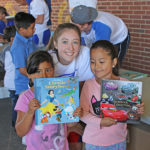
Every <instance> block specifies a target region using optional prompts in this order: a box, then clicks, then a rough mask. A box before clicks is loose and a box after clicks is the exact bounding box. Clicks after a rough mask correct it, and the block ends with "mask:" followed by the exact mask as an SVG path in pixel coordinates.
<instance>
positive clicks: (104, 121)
mask: <svg viewBox="0 0 150 150" xmlns="http://www.w3.org/2000/svg"><path fill="white" fill-rule="evenodd" d="M116 123H117V120H115V119H112V118H110V117H104V118H102V120H101V123H100V127H109V126H112V125H114V124H116Z"/></svg>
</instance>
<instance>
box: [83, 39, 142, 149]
mask: <svg viewBox="0 0 150 150" xmlns="http://www.w3.org/2000/svg"><path fill="white" fill-rule="evenodd" d="M117 57H118V55H117V52H116V49H115V47H114V46H113V45H112V44H111V43H110V42H109V41H105V40H101V41H97V42H95V43H94V44H93V45H92V47H91V51H90V65H91V70H92V72H93V74H94V75H95V78H92V79H90V80H88V81H86V82H85V84H84V86H83V88H82V92H81V96H80V105H81V107H83V112H84V113H83V117H81V120H82V121H83V122H85V123H86V127H85V130H84V133H83V142H85V143H86V144H85V147H86V150H96V149H99V150H104V149H105V150H126V135H127V124H126V123H119V122H117V121H116V120H115V119H112V118H109V117H104V118H100V115H98V114H97V113H95V109H96V108H97V107H96V105H94V103H95V102H93V101H92V98H93V96H94V97H95V99H96V100H97V101H98V102H100V91H101V85H100V84H101V80H102V79H107V80H127V79H124V78H121V77H119V74H118V59H117ZM99 104H100V103H99ZM137 107H138V113H139V114H142V113H144V104H143V103H142V104H138V105H137Z"/></svg>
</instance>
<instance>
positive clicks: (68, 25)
mask: <svg viewBox="0 0 150 150" xmlns="http://www.w3.org/2000/svg"><path fill="white" fill-rule="evenodd" d="M67 29H73V30H75V31H76V32H77V33H78V35H79V37H80V41H81V31H80V29H79V28H78V27H77V26H76V25H75V24H72V23H63V24H59V25H58V26H57V28H56V30H55V32H54V34H53V36H52V38H51V39H50V41H49V43H48V45H47V48H46V49H47V50H50V49H52V50H56V51H57V49H56V48H55V46H54V42H57V39H58V37H60V36H61V34H62V33H63V32H64V30H67Z"/></svg>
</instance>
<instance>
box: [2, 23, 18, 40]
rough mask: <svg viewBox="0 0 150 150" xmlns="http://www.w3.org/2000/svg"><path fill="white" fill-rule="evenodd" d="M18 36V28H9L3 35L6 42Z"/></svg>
mask: <svg viewBox="0 0 150 150" xmlns="http://www.w3.org/2000/svg"><path fill="white" fill-rule="evenodd" d="M15 35H16V28H15V26H14V25H13V26H7V27H6V28H5V29H4V35H3V38H4V39H5V40H7V41H8V42H10V41H11V38H12V37H15Z"/></svg>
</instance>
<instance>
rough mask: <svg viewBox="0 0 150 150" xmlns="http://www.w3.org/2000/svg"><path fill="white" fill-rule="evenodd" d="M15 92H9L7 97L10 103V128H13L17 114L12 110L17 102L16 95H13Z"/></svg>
mask: <svg viewBox="0 0 150 150" xmlns="http://www.w3.org/2000/svg"><path fill="white" fill-rule="evenodd" d="M15 93H16V91H15V90H9V96H10V98H11V101H12V126H13V127H14V126H15V123H16V119H17V112H16V111H15V110H14V108H15V106H16V103H17V100H18V95H16V94H15Z"/></svg>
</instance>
